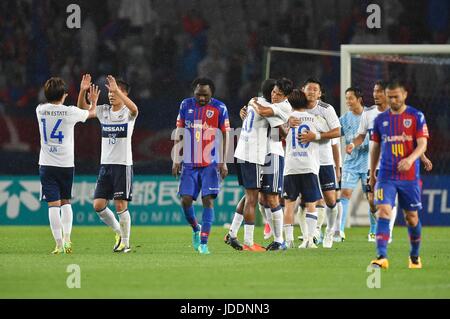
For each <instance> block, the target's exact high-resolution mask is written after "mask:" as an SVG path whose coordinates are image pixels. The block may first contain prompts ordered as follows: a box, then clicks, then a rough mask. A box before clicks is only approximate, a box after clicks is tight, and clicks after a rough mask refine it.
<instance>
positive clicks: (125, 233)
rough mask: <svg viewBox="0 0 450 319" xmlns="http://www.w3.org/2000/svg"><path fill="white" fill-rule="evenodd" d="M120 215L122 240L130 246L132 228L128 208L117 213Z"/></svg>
mask: <svg viewBox="0 0 450 319" xmlns="http://www.w3.org/2000/svg"><path fill="white" fill-rule="evenodd" d="M117 214H118V215H119V221H120V231H121V234H122V235H121V236H122V242H123V244H124V245H125V247H129V246H130V228H131V217H130V212H129V211H128V209H126V210H124V211H123V212H120V213H117Z"/></svg>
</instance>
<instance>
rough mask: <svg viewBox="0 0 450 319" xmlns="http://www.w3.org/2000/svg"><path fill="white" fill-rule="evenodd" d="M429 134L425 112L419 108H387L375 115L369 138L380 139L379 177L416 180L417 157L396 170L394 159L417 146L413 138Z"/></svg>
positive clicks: (401, 157)
mask: <svg viewBox="0 0 450 319" xmlns="http://www.w3.org/2000/svg"><path fill="white" fill-rule="evenodd" d="M421 137H425V138H429V134H428V128H427V124H426V122H425V116H424V115H423V113H422V112H420V111H419V110H417V109H415V108H413V107H411V106H409V105H407V106H406V110H405V111H404V112H403V113H401V114H393V113H392V112H391V110H387V111H385V112H383V113H381V114H379V115H378V116H377V117H376V118H375V122H374V127H373V135H372V140H373V141H374V142H377V143H380V147H381V159H380V170H379V172H378V179H379V180H407V181H414V180H418V179H419V178H420V177H419V172H420V160H419V159H417V160H416V161H415V163H414V164H413V165H412V166H411V168H410V169H409V170H408V171H405V172H400V171H399V170H398V169H397V165H398V163H399V162H400V161H401V160H402V159H404V158H406V157H408V156H409V155H411V153H412V152H413V151H414V149H415V148H416V146H417V139H418V138H421Z"/></svg>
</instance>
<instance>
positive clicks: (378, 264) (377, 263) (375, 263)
mask: <svg viewBox="0 0 450 319" xmlns="http://www.w3.org/2000/svg"><path fill="white" fill-rule="evenodd" d="M370 265H371V266H372V267H373V268H382V269H388V268H389V262H388V260H387V258H384V257H378V258H377V259H374V260H372V261H371V262H370Z"/></svg>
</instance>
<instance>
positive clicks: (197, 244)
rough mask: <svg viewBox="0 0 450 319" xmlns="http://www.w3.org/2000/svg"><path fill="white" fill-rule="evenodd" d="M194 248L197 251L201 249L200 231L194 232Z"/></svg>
mask: <svg viewBox="0 0 450 319" xmlns="http://www.w3.org/2000/svg"><path fill="white" fill-rule="evenodd" d="M192 247H194V250H195V251H197V250H198V247H200V231H192Z"/></svg>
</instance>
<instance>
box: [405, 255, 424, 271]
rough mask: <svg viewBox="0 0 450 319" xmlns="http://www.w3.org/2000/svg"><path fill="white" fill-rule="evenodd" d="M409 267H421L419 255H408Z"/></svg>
mask: <svg viewBox="0 0 450 319" xmlns="http://www.w3.org/2000/svg"><path fill="white" fill-rule="evenodd" d="M408 268H409V269H421V268H422V261H421V260H420V257H419V256H409V265H408Z"/></svg>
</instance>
